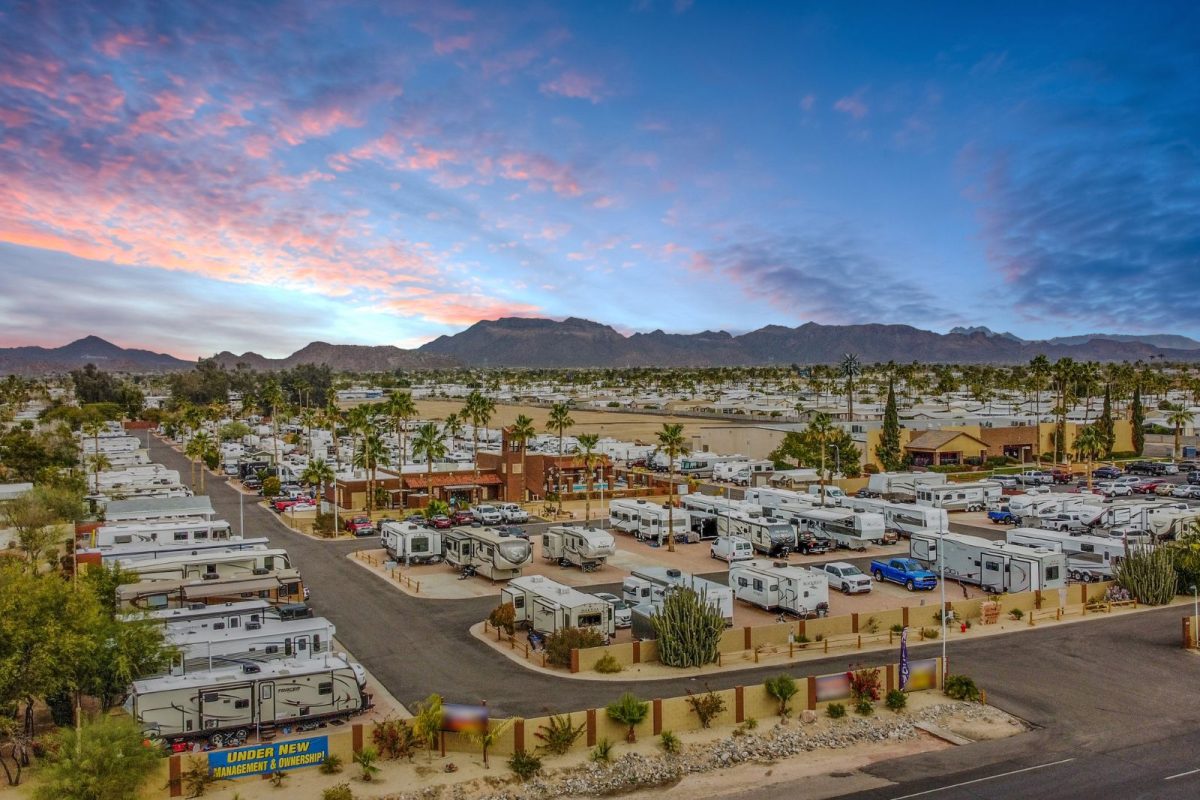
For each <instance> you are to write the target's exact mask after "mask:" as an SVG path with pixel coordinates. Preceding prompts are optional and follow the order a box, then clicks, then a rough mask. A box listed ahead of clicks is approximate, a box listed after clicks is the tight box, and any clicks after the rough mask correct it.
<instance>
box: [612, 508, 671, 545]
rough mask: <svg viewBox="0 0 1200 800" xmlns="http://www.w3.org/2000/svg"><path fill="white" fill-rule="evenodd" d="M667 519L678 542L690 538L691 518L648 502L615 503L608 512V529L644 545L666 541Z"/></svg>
mask: <svg viewBox="0 0 1200 800" xmlns="http://www.w3.org/2000/svg"><path fill="white" fill-rule="evenodd" d="M668 519H670V520H671V522H672V525H673V527H672V530H673V531H674V533H675V540H676V541H680V540H681V539H685V538H688V527H687V526H688V514H687V512H686V511H684V510H683V509H668V508H667V507H666V506H660V505H658V504H657V503H648V502H646V501H645V500H613V501H612V503H611V504H610V505H609V508H608V521H609V525H610V526H611V527H612V528H613V529H614V530H617V531H620V532H621V533H631V534H633V536H634V537H635V538H637V539H641V540H643V541H645V540H647V539H654V540H656V541H665V539H666V535H667V523H668Z"/></svg>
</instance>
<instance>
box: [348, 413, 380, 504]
mask: <svg viewBox="0 0 1200 800" xmlns="http://www.w3.org/2000/svg"><path fill="white" fill-rule="evenodd" d="M383 450H384V447H383V438H382V437H381V436H380V435H379V432H378V431H376V430H375V425H374V419H373V418H371V417H368V423H367V427H366V428H364V429H363V436H362V441H361V442H359V447H358V449H357V450H356V451H355V452H354V466H356V467H362V468H363V469H364V470H366V472H367V514H371V513H373V512H374V511H375V468H376V467H377V466H379V457H380V456H381V455H383Z"/></svg>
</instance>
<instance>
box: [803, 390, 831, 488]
mask: <svg viewBox="0 0 1200 800" xmlns="http://www.w3.org/2000/svg"><path fill="white" fill-rule="evenodd" d="M808 430H809V431H810V432H811V433H812V434H813V435H814V436H816V437H817V444H818V445H819V446H820V448H821V472H820V473H819V475H820V479H821V505H822V506H824V505H825V450H826V445H827V444H828V442H829V437H830V436H832V435H833V419H832V418H831V417H830V416H829V415H828V414H826V413H824V412H818V413H816V414H813V416H812V419H811V420H809V423H808Z"/></svg>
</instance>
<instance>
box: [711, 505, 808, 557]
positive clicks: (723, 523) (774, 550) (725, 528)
mask: <svg viewBox="0 0 1200 800" xmlns="http://www.w3.org/2000/svg"><path fill="white" fill-rule="evenodd" d="M717 529H718V531H720V533H721V535H722V536H740V537H741V538H743V539H746V540H747V541H749V542H750V544H751V546H753V547H754V549H755V550H757V551H758V552H760V553H764V554H766V555H768V556H770V557H772V558H776V557H783V558H786V557H787V554H788V553H790V552H792V551H794V550H795V549H796V529H795V528H793V527H792V525H791V524H790V523H789V522H787V521H786V520H783V519H779V518H778V517H764V516H761V515H758V514H752V513H749V512H747V511H741V510H739V511H730V512H729V513H728V514H724V515H722V516H719V517H717Z"/></svg>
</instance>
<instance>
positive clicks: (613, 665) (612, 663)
mask: <svg viewBox="0 0 1200 800" xmlns="http://www.w3.org/2000/svg"><path fill="white" fill-rule="evenodd" d="M595 668H596V672H600V673H603V674H605V675H613V674H615V673H618V672H620V671H621V669H622V667H621V664H620V662H619V661H617V659H616V658H614V657H613V654H612V653H605V654H604V655H602V656H601V657H600V658H599V659H598V660H597V661H596V666H595Z"/></svg>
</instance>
